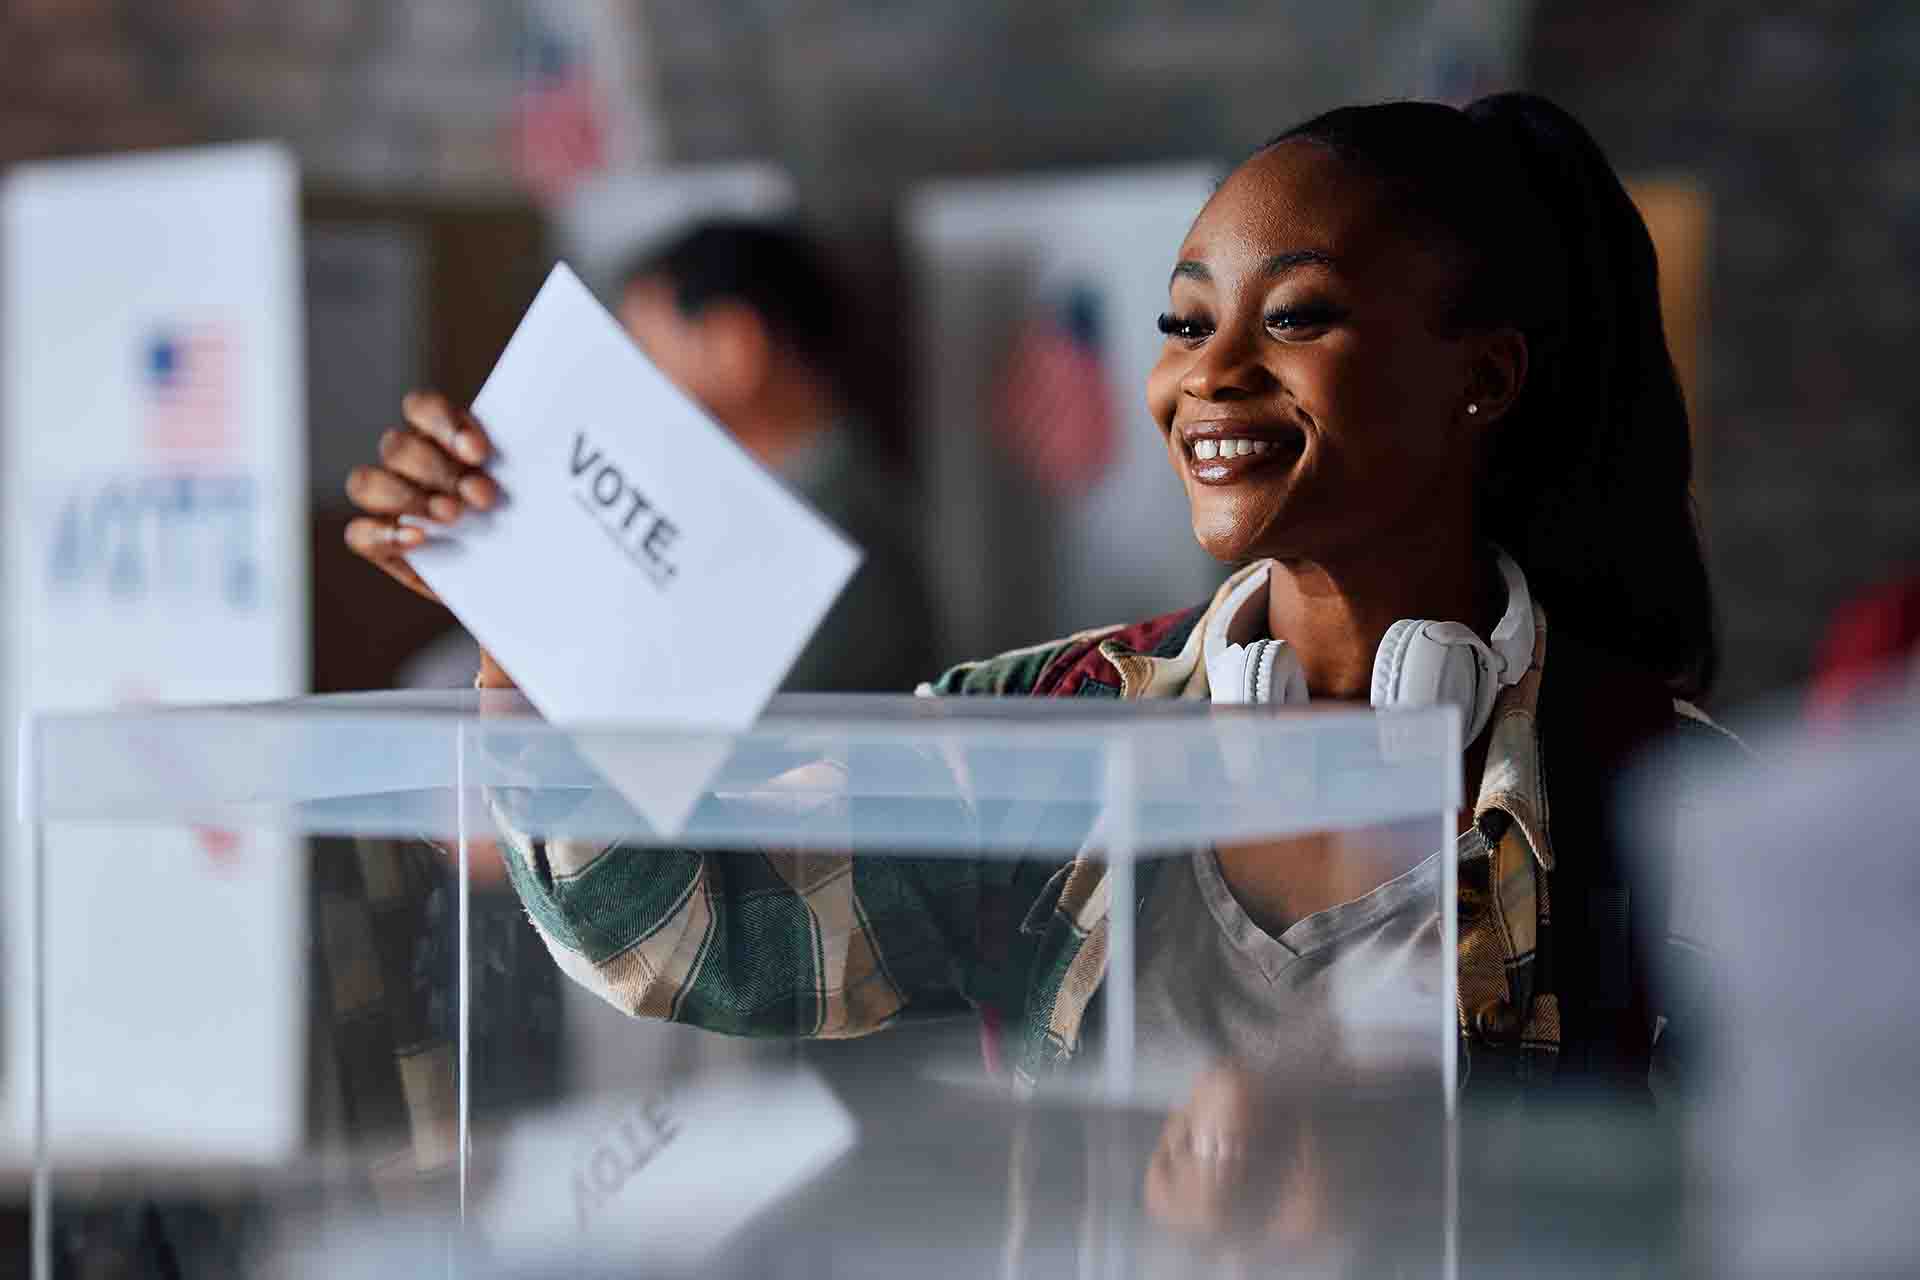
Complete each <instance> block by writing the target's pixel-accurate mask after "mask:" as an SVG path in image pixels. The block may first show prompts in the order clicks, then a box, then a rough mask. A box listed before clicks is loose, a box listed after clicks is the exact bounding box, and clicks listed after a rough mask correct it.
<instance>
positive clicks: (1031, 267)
mask: <svg viewBox="0 0 1920 1280" xmlns="http://www.w3.org/2000/svg"><path fill="white" fill-rule="evenodd" d="M1222 172H1224V170H1223V169H1216V168H1214V167H1212V166H1207V165H1188V166H1181V167H1175V168H1164V169H1138V170H1114V171H1111V172H1102V173H1087V174H1078V175H1069V176H1058V177H1045V178H1034V177H1025V178H1013V177H1009V178H977V179H966V180H954V181H941V182H935V183H929V184H927V185H925V186H922V187H920V188H918V189H916V190H915V191H914V193H913V194H912V197H911V199H910V201H909V203H908V206H907V212H906V215H905V226H904V231H905V237H906V241H907V246H908V252H909V255H910V262H911V266H912V270H913V275H914V298H915V305H916V308H917V310H918V311H919V315H920V323H919V324H918V325H917V326H916V328H917V331H918V332H919V333H921V334H922V335H924V337H925V341H926V342H927V343H928V344H929V345H928V347H927V349H926V350H925V351H924V352H923V353H922V358H921V359H920V360H919V361H918V362H917V364H918V368H919V369H920V370H921V385H920V388H919V390H920V394H919V395H918V397H917V402H918V403H919V405H920V406H921V408H920V418H919V420H918V422H917V423H916V424H915V425H916V429H917V439H918V440H919V442H920V443H919V448H920V449H921V450H922V451H923V456H924V459H925V464H926V465H925V467H924V469H923V470H924V475H925V478H926V482H927V492H928V498H929V501H930V512H929V519H930V521H931V523H932V528H931V529H930V531H929V537H928V538H927V545H928V546H931V547H938V548H940V549H941V555H940V558H939V559H938V560H937V561H936V562H935V563H934V564H933V565H932V566H931V568H932V570H933V573H934V581H935V583H936V584H937V586H938V588H939V589H938V590H937V591H935V592H934V597H935V598H936V599H938V600H940V601H943V602H945V604H946V606H947V610H948V616H947V618H946V622H945V625H943V626H942V628H941V635H943V636H944V637H946V638H947V640H948V643H950V644H951V645H952V646H953V652H952V654H951V655H950V656H952V657H953V658H955V659H956V660H958V659H960V658H964V657H970V656H972V655H975V654H980V653H994V652H998V651H1000V650H1003V649H1007V648H1010V647H1012V646H1014V645H1018V644H1026V643H1030V642H1031V641H1032V640H1033V638H1034V637H1035V636H1051V635H1065V634H1068V633H1070V632H1073V631H1076V630H1079V629H1081V628H1083V627H1086V626H1089V625H1092V624H1096V623H1105V622H1119V621H1123V620H1126V619H1131V618H1146V617H1152V616H1154V615H1156V614H1158V613H1161V612H1163V611H1165V610H1166V609H1167V608H1168V607H1169V602H1170V601H1189V600H1191V601H1200V600H1204V599H1205V598H1206V597H1207V595H1208V594H1209V593H1210V592H1211V591H1212V590H1213V588H1214V587H1215V586H1217V585H1218V584H1219V580H1220V570H1219V566H1218V565H1217V564H1215V563H1214V562H1213V561H1212V560H1211V559H1210V558H1209V557H1208V556H1207V555H1206V554H1205V553H1204V552H1202V551H1201V550H1200V549H1199V547H1198V546H1197V545H1196V544H1195V543H1194V541H1193V539H1192V538H1191V537H1190V536H1188V535H1187V534H1186V533H1185V532H1184V530H1186V529H1187V527H1188V523H1189V512H1188V509H1187V499H1186V495H1185V493H1184V491H1183V490H1182V488H1181V485H1180V481H1179V479H1178V478H1177V477H1176V476H1175V474H1174V472H1173V469H1172V468H1171V467H1170V466H1169V465H1168V461H1167V451H1166V445H1165V443H1164V440H1163V437H1162V436H1161V434H1160V431H1159V429H1158V428H1157V427H1156V426H1155V425H1154V423H1153V420H1152V418H1150V417H1149V416H1148V414H1147V408H1146V385H1147V373H1148V371H1149V370H1151V369H1152V368H1153V364H1154V361H1155V360H1156V359H1157V358H1158V356H1159V352H1160V347H1161V336H1160V333H1159V331H1158V329H1157V328H1156V327H1155V323H1154V321H1155V318H1156V317H1158V316H1159V315H1160V313H1161V312H1163V311H1165V310H1166V306H1167V277H1168V273H1169V272H1170V271H1172V270H1173V264H1174V260H1175V258H1176V257H1177V256H1178V253H1179V249H1180V242H1181V240H1182V239H1183V238H1184V237H1185V236H1186V233H1187V228H1188V226H1189V225H1190V224H1191V223H1192V221H1193V218H1194V215H1195V214H1197V213H1199V212H1200V206H1201V205H1203V204H1204V203H1206V200H1207V197H1208V196H1209V195H1211V194H1212V191H1213V184H1214V182H1215V180H1216V179H1217V178H1218V177H1219V176H1220V174H1221V173H1222ZM1076 309H1077V310H1078V311H1079V312H1081V313H1083V323H1084V327H1085V329H1086V332H1084V333H1078V334H1071V335H1069V334H1065V333H1063V332H1062V331H1061V330H1062V320H1063V313H1064V312H1069V311H1073V310H1076ZM1069 338H1070V339H1071V340H1072V341H1073V342H1074V344H1075V346H1074V348H1073V354H1072V355H1070V356H1069V355H1066V353H1065V351H1063V349H1062V348H1061V347H1060V346H1059V344H1060V343H1061V342H1062V341H1063V340H1067V339H1069ZM1020 351H1026V352H1028V353H1033V352H1045V353H1048V354H1047V355H1046V356H1043V357H1042V358H1041V359H1040V360H1038V361H1036V363H1035V364H1033V365H1031V366H1029V365H1023V364H1020V363H1019V362H1018V361H1016V359H1015V356H1016V353H1018V352H1020ZM1063 357H1064V358H1063ZM1083 362H1084V367H1083ZM1076 371H1077V372H1076ZM1096 400H1097V401H1098V402H1099V403H1100V405H1101V406H1103V408H1102V409H1101V410H1100V411H1099V412H1098V413H1096V414H1089V413H1087V412H1085V411H1084V410H1083V408H1082V406H1084V405H1085V404H1086V403H1088V402H1090V401H1096ZM1024 414H1032V415H1034V418H1035V422H1036V430H1039V431H1045V432H1049V433H1059V434H1069V435H1072V436H1074V437H1076V438H1075V439H1073V440H1072V442H1071V444H1070V445H1068V446H1066V448H1067V449H1068V451H1069V453H1070V454H1071V461H1070V462H1069V463H1068V464H1067V468H1068V473H1067V474H1066V475H1065V476H1064V477H1062V479H1063V480H1064V481H1065V483H1066V489H1065V490H1064V491H1054V490H1052V489H1050V488H1049V487H1047V486H1046V485H1044V484H1041V483H1039V482H1038V481H1037V479H1036V476H1035V475H1034V472H1033V468H1032V466H1031V465H1030V463H1031V461H1032V457H1033V455H1035V454H1037V453H1039V452H1041V448H1040V445H1039V443H1038V442H1036V441H1035V440H1034V439H1032V438H1031V437H1030V436H1029V435H1028V434H1026V433H1024V432H1022V431H1020V430H1019V429H1018V428H1017V427H1011V426H1010V425H1009V419H1011V418H1015V417H1020V416H1022V415H1024ZM1078 437H1087V438H1078ZM1076 468H1079V469H1084V471H1085V474H1084V475H1075V474H1074V470H1075V469H1076Z"/></svg>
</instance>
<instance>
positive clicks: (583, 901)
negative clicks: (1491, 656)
mask: <svg viewBox="0 0 1920 1280" xmlns="http://www.w3.org/2000/svg"><path fill="white" fill-rule="evenodd" d="M19 800H20V809H21V813H22V816H23V818H24V826H23V831H24V833H25V834H24V835H23V837H22V842H23V847H22V848H20V849H17V850H14V851H13V852H14V854H15V855H16V856H14V857H12V859H11V867H10V872H11V874H10V876H9V880H8V899H7V900H8V904H9V911H8V915H7V917H6V919H7V930H8V936H7V942H8V948H7V954H8V956H9V957H10V959H9V966H10V967H9V980H8V983H7V987H6V992H5V1002H6V1008H5V1015H6V1033H7V1046H8V1048H7V1057H6V1061H7V1064H8V1079H7V1089H6V1096H7V1100H8V1102H9V1103H10V1104H11V1115H10V1117H9V1134H10V1137H9V1139H8V1143H7V1147H6V1150H7V1152H8V1153H9V1154H8V1156H7V1163H8V1165H9V1167H10V1170H11V1172H10V1173H9V1185H10V1186H12V1187H14V1188H16V1197H17V1198H19V1199H22V1200H24V1199H27V1198H29V1197H30V1200H31V1212H32V1218H31V1225H32V1257H33V1264H34V1267H35V1274H38V1275H41V1276H50V1275H54V1274H63V1275H64V1274H74V1275H79V1274H108V1273H111V1274H122V1272H118V1271H111V1272H109V1271H102V1270H100V1268H102V1267H108V1266H112V1265H124V1266H127V1267H130V1268H133V1269H132V1270H128V1271H126V1272H124V1273H125V1274H141V1275H144V1274H186V1275H261V1274H266V1275H284V1276H308V1275H313V1276H319V1275H326V1276H342V1275H348V1276H357V1275H366V1276H392V1275H412V1274H427V1273H429V1272H431V1273H433V1274H441V1273H450V1274H459V1275H472V1276H545V1275H596V1274H607V1275H622V1276H630V1275H646V1276H652V1275H722V1276H736V1275H737V1276H775V1277H785V1276H792V1277H815V1276H865V1275H874V1276H879V1275H889V1276H891V1275H897V1274H900V1273H901V1272H902V1270H903V1269H905V1268H908V1267H911V1268H912V1269H913V1270H914V1271H915V1272H916V1273H918V1274H921V1275H925V1276H929V1277H933V1276H949V1275H951V1276H980V1275H996V1274H997V1275H1034V1276H1047V1275H1058V1274H1089V1275H1125V1276H1133V1275H1140V1276H1157V1275H1179V1276H1182V1277H1191V1276H1206V1275H1214V1274H1219V1275H1239V1274H1289V1273H1297V1274H1314V1275H1324V1274H1353V1275H1368V1274H1379V1273H1382V1272H1392V1273H1395V1274H1415V1275H1423V1274H1446V1273H1447V1271H1448V1270H1449V1268H1450V1266H1451V1259H1452V1257H1453V1252H1452V1250H1453V1247H1454V1239H1453V1228H1452V1222H1453V1212H1454V1208H1455V1205H1454V1203H1453V1200H1454V1195H1455V1192H1454V1187H1453V1173H1452V1170H1453V1154H1454V1151H1453V1141H1454V1140H1453V1137H1452V1134H1453V1124H1454V1120H1453V1099H1454V1097H1455V1096H1456V1085H1457V1074H1458V1072H1459V1069H1460V1068H1459V1065H1458V1062H1457V1036H1458V1033H1457V1026H1458V1019H1457V1013H1456V1008H1457V1001H1456V996H1455V973H1454V963H1453V957H1454V955H1455V953H1456V941H1457V940H1456V937H1455V933H1456V930H1457V927H1458V926H1457V920H1456V914H1455V912H1454V911H1453V910H1452V909H1450V904H1452V903H1453V902H1455V901H1456V885H1455V877H1456V863H1457V857H1458V855H1461V854H1464V853H1465V852H1467V851H1466V850H1465V849H1464V844H1465V842H1467V841H1469V840H1470V839H1471V838H1473V834H1474V833H1473V831H1472V829H1471V828H1467V829H1466V833H1465V834H1463V833H1462V832H1463V828H1462V826H1461V824H1460V822H1459V819H1458V814H1459V812H1460V809H1461V805H1462V803H1463V801H1462V790H1461V748H1460V743H1459V726H1458V723H1457V717H1456V716H1455V714H1454V713H1453V712H1452V711H1450V710H1447V711H1441V710H1435V711H1425V712H1395V713H1386V714H1375V713H1372V712H1367V711H1356V710H1342V709H1332V710H1324V711H1306V710H1301V711H1289V712H1284V713H1282V712H1275V711H1271V710H1265V709H1252V708H1237V709H1226V708H1222V709H1214V708H1210V707H1207V706H1205V705H1203V704H1195V703H1186V702H1168V703H1165V704H1155V705H1138V704H1131V705H1126V706H1121V705H1120V704H1116V703H1095V702H1093V701H1092V700H1075V701H1066V700H1057V701H1047V702H1038V701H1028V700H1020V699H1005V700H1002V699H989V698H953V699H926V698H923V699H914V698H892V697H874V698H827V697H808V696H794V697H783V698H780V699H777V700H776V701H775V702H774V704H773V705H772V706H771V707H770V708H769V709H768V711H767V713H766V714H765V715H764V716H763V717H762V718H761V719H760V720H759V721H758V723H756V724H755V725H754V726H752V727H751V728H750V729H747V730H745V731H742V732H739V733H734V734H723V735H722V734H708V733H697V732H691V731H688V730H686V729H684V728H675V727H672V726H633V727H614V726H603V727H593V728H571V729H562V728H558V727H555V726H552V725H549V724H547V723H545V722H544V721H542V720H541V719H540V718H538V717H537V716H535V715H533V714H532V713H531V712H530V711H529V710H528V709H527V708H526V706H525V705H524V704H522V703H520V702H519V701H518V700H517V698H514V697H512V696H500V695H483V694H476V693H467V692H461V693H448V694H368V695H351V696H343V697H324V698H311V699H300V700H294V701H289V702H283V703H274V704H268V705H259V706H245V707H220V708H207V709H194V708H173V709H162V710H148V711H137V712H121V713H114V714H100V715H77V714H76V715H52V716H43V717H40V718H38V719H37V720H36V721H34V722H32V723H30V724H29V725H27V726H25V727H24V728H23V736H22V750H21V753H20V768H19ZM103 1259H104V1260H105V1261H102V1260H103ZM142 1268H144V1269H142Z"/></svg>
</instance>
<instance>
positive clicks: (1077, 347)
mask: <svg viewBox="0 0 1920 1280" xmlns="http://www.w3.org/2000/svg"><path fill="white" fill-rule="evenodd" d="M1102 303H1103V300H1102V298H1101V296H1100V294H1099V293H1098V292H1097V291H1096V290H1095V289H1094V287H1093V286H1092V284H1090V283H1089V282H1086V281H1082V280H1075V281H1073V282H1071V283H1069V284H1067V285H1066V286H1065V287H1064V288H1061V289H1050V290H1046V291H1043V292H1042V294H1041V295H1040V297H1039V298H1038V299H1037V301H1036V303H1035V305H1034V306H1033V307H1032V309H1031V311H1030V313H1029V316H1028V319H1027V321H1026V323H1024V324H1023V325H1022V326H1021V327H1020V329H1019V330H1018V332H1017V333H1016V335H1015V337H1014V343H1013V348H1012V350H1011V351H1010V352H1008V355H1007V360H1006V364H1005V366H1004V369H1003V371H1002V374H1001V382H1000V387H999V396H998V399H999V404H998V412H997V413H996V414H995V418H994V425H995V426H996V427H997V428H998V429H999V433H1000V440H1001V443H1002V444H1003V445H1004V446H1005V447H1006V448H1007V449H1008V451H1009V452H1010V453H1011V454H1012V456H1013V458H1014V459H1015V460H1016V461H1017V462H1018V463H1019V464H1020V465H1021V466H1022V467H1023V468H1024V469H1025V471H1026V473H1027V475H1028V476H1029V477H1030V478H1031V479H1032V480H1033V481H1034V483H1035V484H1036V485H1038V486H1039V487H1040V489H1041V490H1042V491H1043V492H1045V493H1047V494H1049V495H1051V496H1053V497H1055V498H1060V499H1070V498H1074V497H1078V496H1080V495H1082V494H1084V493H1087V492H1088V491H1090V490H1091V489H1093V487H1094V486H1095V485H1097V484H1098V483H1099V482H1100V480H1101V479H1102V478H1103V477H1104V476H1105V475H1106V474H1107V472H1108V471H1109V470H1110V469H1111V468H1112V466H1113V462H1114V455H1115V449H1116V440H1117V436H1118V433H1119V425H1118V423H1117V421H1116V418H1115V414H1114V405H1113V392H1112V389H1111V375H1110V372H1109V370H1108V368H1107V363H1106V359H1105V354H1104V349H1103V346H1102V337H1103V333H1104V327H1105V323H1106V318H1105V316H1104V314H1103V312H1102Z"/></svg>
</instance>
